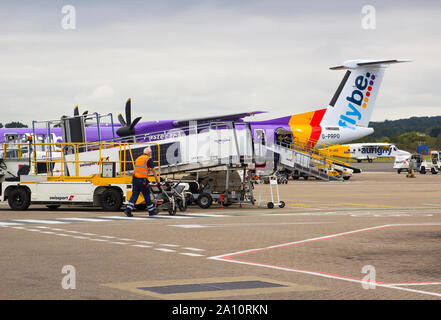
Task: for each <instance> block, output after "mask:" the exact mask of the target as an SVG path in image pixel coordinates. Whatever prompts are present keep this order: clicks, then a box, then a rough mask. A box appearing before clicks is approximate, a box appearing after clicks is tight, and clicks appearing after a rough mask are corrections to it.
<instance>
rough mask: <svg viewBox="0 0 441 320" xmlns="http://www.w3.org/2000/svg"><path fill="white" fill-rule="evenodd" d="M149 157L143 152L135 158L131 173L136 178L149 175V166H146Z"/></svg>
mask: <svg viewBox="0 0 441 320" xmlns="http://www.w3.org/2000/svg"><path fill="white" fill-rule="evenodd" d="M150 158H151V157H148V156H147V155H145V154H142V155H140V156H139V157H138V158H136V160H135V170H134V171H133V175H134V176H135V177H136V178H148V176H149V168H148V167H147V161H149V159H150Z"/></svg>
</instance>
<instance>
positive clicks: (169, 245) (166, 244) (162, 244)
mask: <svg viewBox="0 0 441 320" xmlns="http://www.w3.org/2000/svg"><path fill="white" fill-rule="evenodd" d="M158 245H160V246H164V247H179V245H177V244H169V243H159V244H158Z"/></svg>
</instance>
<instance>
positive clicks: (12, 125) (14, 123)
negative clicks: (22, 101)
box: [0, 121, 28, 128]
mask: <svg viewBox="0 0 441 320" xmlns="http://www.w3.org/2000/svg"><path fill="white" fill-rule="evenodd" d="M27 127H28V126H27V125H26V124H24V123H21V122H18V121H12V122H9V123H6V124H5V126H4V128H27ZM0 128H3V124H2V123H0Z"/></svg>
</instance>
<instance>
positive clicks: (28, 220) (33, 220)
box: [14, 219, 66, 224]
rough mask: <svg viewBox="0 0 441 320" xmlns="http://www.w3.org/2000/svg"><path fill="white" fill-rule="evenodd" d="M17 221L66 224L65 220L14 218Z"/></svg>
mask: <svg viewBox="0 0 441 320" xmlns="http://www.w3.org/2000/svg"><path fill="white" fill-rule="evenodd" d="M14 221H19V222H29V223H36V224H37V223H38V224H66V222H62V221H53V220H35V219H19V220H14Z"/></svg>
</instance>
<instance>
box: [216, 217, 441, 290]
mask: <svg viewBox="0 0 441 320" xmlns="http://www.w3.org/2000/svg"><path fill="white" fill-rule="evenodd" d="M401 226H406V225H404V224H403V225H399V224H398V225H384V226H379V227H374V228H369V229H362V230H356V231H352V232H345V233H341V234H336V235H330V236H325V237H318V238H314V239H308V240H304V241H297V242H292V243H285V244H281V245H278V246H271V247H267V248H260V249H255V250H249V251H245V252H239V253H235V254H230V255H226V256H222V257H220V258H219V259H222V260H226V261H233V262H234V261H236V262H242V263H249V264H254V265H260V266H266V267H274V268H282V269H287V270H292V271H297V272H304V273H315V274H318V275H323V276H330V277H336V278H342V279H348V280H355V281H364V280H363V279H359V278H354V277H347V276H342V275H338V274H333V273H327V272H319V271H310V270H303V269H297V268H292V267H286V266H280V265H276V264H268V263H261V262H253V261H247V260H241V259H233V258H232V257H237V256H240V255H246V254H251V253H256V252H261V251H266V250H270V249H279V248H286V247H290V246H296V245H299V244H305V243H311V242H315V241H319V240H328V239H335V238H340V237H344V236H348V235H352V234H356V233H361V232H367V231H373V230H378V229H384V228H391V227H401ZM407 226H412V224H410V225H407ZM413 226H415V225H413ZM373 284H378V285H385V286H394V285H402V286H405V285H424V284H441V282H439V281H425V282H404V283H403V282H373Z"/></svg>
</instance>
